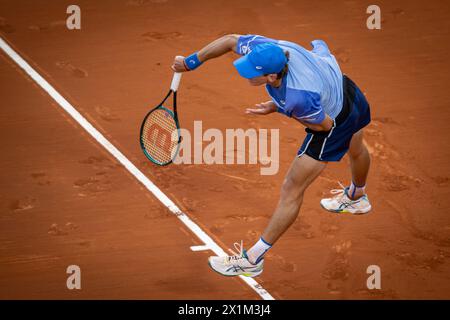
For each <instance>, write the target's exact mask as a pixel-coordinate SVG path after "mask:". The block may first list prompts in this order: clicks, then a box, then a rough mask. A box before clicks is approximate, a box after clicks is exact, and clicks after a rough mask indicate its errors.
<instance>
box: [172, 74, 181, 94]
mask: <svg viewBox="0 0 450 320" xmlns="http://www.w3.org/2000/svg"><path fill="white" fill-rule="evenodd" d="M180 80H181V72H175V73H174V74H173V78H172V84H171V85H170V89H171V90H172V91H173V92H176V91H177V90H178V86H179V85H180Z"/></svg>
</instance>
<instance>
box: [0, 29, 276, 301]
mask: <svg viewBox="0 0 450 320" xmlns="http://www.w3.org/2000/svg"><path fill="white" fill-rule="evenodd" d="M0 47H1V48H2V50H3V51H4V52H5V53H6V54H7V55H8V56H9V57H10V58H11V59H12V60H14V62H15V63H17V64H18V65H19V67H20V68H22V69H23V70H24V71H25V72H26V73H27V74H28V75H29V76H30V77H31V78H32V79H33V80H34V81H36V83H37V84H38V85H39V86H40V87H41V88H42V89H44V90H45V91H46V92H47V93H48V95H49V96H50V97H52V98H53V99H54V100H55V101H56V102H57V103H58V104H59V105H60V106H61V108H63V109H64V110H65V111H66V112H67V113H68V114H70V115H71V116H72V118H74V119H75V121H77V122H78V124H79V125H80V126H81V127H83V128H84V129H85V130H86V131H87V132H88V133H89V134H90V135H91V136H92V137H93V138H94V139H95V140H97V141H98V143H100V144H101V145H102V146H103V147H104V148H105V149H106V150H108V152H109V153H111V154H112V155H113V156H114V158H116V159H117V160H118V161H119V162H120V163H121V164H122V165H123V166H124V167H125V168H126V169H127V170H128V171H129V172H130V173H131V174H132V175H133V176H134V177H135V178H136V179H138V180H139V181H140V182H141V183H142V184H143V185H144V186H145V187H146V188H147V189H148V190H149V191H150V192H151V193H153V194H154V195H155V197H156V198H158V200H159V201H161V202H162V203H163V204H164V205H165V206H166V207H167V208H168V209H169V210H170V211H171V212H172V213H173V214H175V215H176V216H177V217H178V219H180V220H181V221H182V222H183V223H184V224H185V225H186V227H188V228H189V230H191V231H192V232H193V233H194V234H195V235H196V236H197V237H199V239H200V240H202V241H203V242H204V243H205V245H206V246H208V247H209V248H210V249H211V250H212V251H213V252H214V253H215V254H216V255H218V256H221V255H226V253H225V251H223V249H222V248H221V247H220V246H219V245H218V244H217V243H216V242H215V241H214V240H213V239H212V238H211V237H210V236H209V235H208V234H206V232H204V231H203V230H202V229H201V228H200V227H199V226H198V225H197V224H196V223H194V222H193V221H192V220H191V219H190V218H189V217H188V216H187V215H186V214H185V213H184V212H182V211H181V210H180V209H179V208H178V207H177V206H176V205H175V203H173V202H172V200H170V199H169V198H168V197H167V196H166V195H165V194H164V193H163V192H162V191H161V190H160V189H159V188H158V187H157V186H155V185H154V184H153V182H151V181H150V180H149V179H148V178H147V177H146V176H145V175H144V174H143V173H142V172H141V171H140V170H139V169H138V168H137V167H136V166H135V165H134V164H133V163H132V162H131V161H130V160H128V158H127V157H125V156H124V155H123V154H122V152H120V151H119V150H118V149H117V148H116V147H115V146H114V145H113V144H112V143H111V142H109V141H108V140H107V139H106V138H105V137H104V136H103V135H102V134H101V133H100V132H99V131H98V130H97V129H95V128H94V126H92V125H91V124H90V123H89V122H88V121H87V120H86V118H84V117H83V116H82V115H81V114H80V113H79V112H78V111H77V110H76V109H75V108H74V107H73V106H72V105H71V104H70V103H69V102H68V101H67V100H66V99H65V98H64V97H63V96H62V95H61V94H59V92H58V91H56V90H55V88H53V87H52V86H51V85H50V84H49V83H48V82H47V80H45V79H44V78H43V77H41V75H40V74H39V73H37V72H36V71H35V70H34V69H33V68H32V67H31V66H30V65H29V64H28V63H27V62H26V61H25V60H24V59H23V58H22V57H21V56H20V55H19V54H18V53H17V52H15V51H14V50H13V49H12V48H11V47H10V46H9V45H8V44H7V43H6V42H5V41H4V40H3V38H2V37H0ZM240 278H241V279H242V280H243V281H244V282H245V283H247V284H248V285H249V286H250V287H251V288H252V289H253V290H255V291H256V293H258V294H259V295H260V296H261V298H263V299H264V300H274V298H273V297H272V296H271V295H270V293H269V292H267V291H266V290H265V289H264V288H263V287H262V286H261V285H260V284H258V283H257V282H256V281H255V280H254V279H252V278H248V277H243V276H240Z"/></svg>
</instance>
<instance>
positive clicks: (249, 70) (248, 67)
mask: <svg viewBox="0 0 450 320" xmlns="http://www.w3.org/2000/svg"><path fill="white" fill-rule="evenodd" d="M287 61H288V60H287V58H286V55H285V54H284V52H283V49H281V48H280V47H279V46H277V45H276V44H273V43H270V42H268V43H263V44H259V45H257V46H255V47H254V48H253V50H252V51H251V52H250V53H248V54H247V55H245V56H243V57H241V58H239V59H237V60H236V61H234V62H233V64H234V66H235V67H236V69H237V71H238V72H239V74H240V75H241V76H242V77H244V78H247V79H251V78H255V77H259V76H262V75H265V74H271V73H279V72H281V70H283V68H284V66H285V65H286V63H287Z"/></svg>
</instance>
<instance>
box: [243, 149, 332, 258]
mask: <svg viewBox="0 0 450 320" xmlns="http://www.w3.org/2000/svg"><path fill="white" fill-rule="evenodd" d="M326 164H327V163H326V162H323V161H318V160H315V159H313V158H311V157H310V156H308V155H306V154H303V155H302V156H299V157H297V158H296V159H295V160H294V161H293V162H292V164H291V167H290V168H289V171H288V173H287V174H286V177H285V179H284V182H283V186H282V187H281V194H280V200H279V201H278V205H277V207H276V209H275V212H274V213H273V215H272V217H271V219H270V221H269V224H268V225H267V227H266V229H265V230H264V232H263V234H262V236H261V238H260V239H259V240H258V242H257V243H255V244H254V245H253V246H252V247H251V248H250V249H249V250H248V251H247V255H248V258H249V260H250V262H252V263H259V262H260V261H261V260H262V259H263V257H264V254H265V253H266V252H267V251H268V250H269V249H270V248H271V247H272V245H274V244H275V242H276V241H277V240H278V239H279V238H280V237H281V236H282V235H283V234H284V233H285V232H286V231H287V230H288V229H289V227H290V226H291V224H292V223H294V221H295V219H297V216H298V214H299V211H300V207H301V205H302V202H303V194H304V193H305V190H306V189H307V188H308V186H309V185H310V184H311V183H312V182H313V181H314V180H315V179H316V178H317V177H318V176H319V174H320V173H321V172H322V170H323V169H324V168H325V167H326Z"/></svg>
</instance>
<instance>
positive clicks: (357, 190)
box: [320, 129, 372, 214]
mask: <svg viewBox="0 0 450 320" xmlns="http://www.w3.org/2000/svg"><path fill="white" fill-rule="evenodd" d="M347 153H348V156H349V158H350V169H351V173H352V182H351V183H350V186H349V187H346V188H343V189H340V190H339V189H337V190H332V192H333V193H336V196H334V197H332V198H325V199H322V200H321V201H320V204H321V205H322V207H323V208H324V209H326V210H328V211H331V212H335V213H341V212H349V213H353V214H363V213H367V212H369V211H370V210H371V209H372V206H371V205H370V202H369V198H368V196H367V194H366V192H365V187H366V181H367V175H368V173H369V168H370V155H369V151H368V150H367V147H366V146H365V144H364V141H363V129H360V130H359V131H357V132H356V133H355V134H354V135H353V137H352V138H351V140H350V146H349V150H348V152H347Z"/></svg>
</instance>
